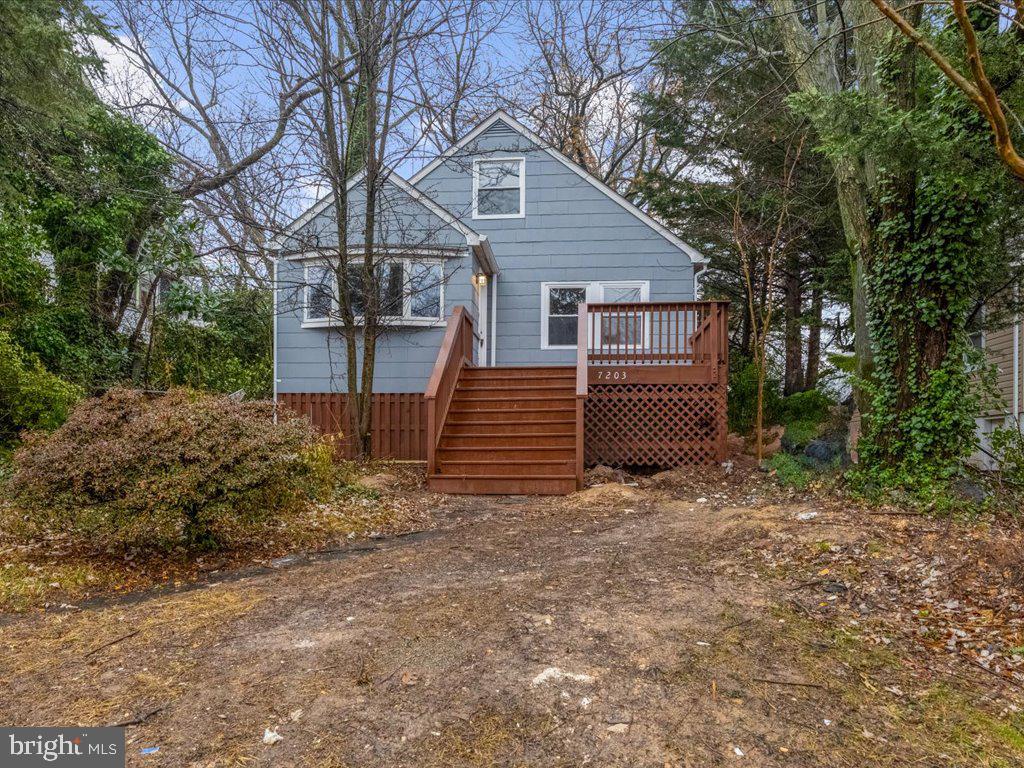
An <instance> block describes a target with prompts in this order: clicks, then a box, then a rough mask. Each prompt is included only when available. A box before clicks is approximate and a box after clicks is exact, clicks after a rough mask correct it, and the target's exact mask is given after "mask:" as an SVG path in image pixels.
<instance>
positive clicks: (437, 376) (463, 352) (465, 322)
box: [424, 305, 476, 476]
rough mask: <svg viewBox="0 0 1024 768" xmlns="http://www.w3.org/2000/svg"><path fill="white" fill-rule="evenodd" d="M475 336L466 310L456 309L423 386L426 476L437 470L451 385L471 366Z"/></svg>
mask: <svg viewBox="0 0 1024 768" xmlns="http://www.w3.org/2000/svg"><path fill="white" fill-rule="evenodd" d="M475 341H476V336H475V335H474V333H473V318H472V317H470V315H469V313H468V312H467V311H466V308H465V307H463V306H461V305H460V306H457V307H456V308H455V311H454V312H452V315H451V317H449V318H448V327H447V328H446V329H445V332H444V341H443V342H442V343H441V349H440V351H439V352H438V353H437V361H436V362H435V363H434V370H433V372H432V373H431V374H430V381H429V382H428V383H427V391H426V394H425V395H424V399H425V400H426V401H427V475H428V476H429V475H433V474H434V473H435V471H436V469H437V460H436V456H437V447H438V443H439V442H440V440H441V428H442V426H443V425H444V420H445V417H447V415H448V408H449V406H450V405H451V402H452V396H453V395H454V394H455V385H456V384H458V382H459V374H460V373H461V372H462V369H463V368H465V367H471V366H472V365H473V364H474V362H473V353H474V350H475V349H476V343H475Z"/></svg>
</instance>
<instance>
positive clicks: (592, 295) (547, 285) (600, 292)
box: [540, 280, 651, 349]
mask: <svg viewBox="0 0 1024 768" xmlns="http://www.w3.org/2000/svg"><path fill="white" fill-rule="evenodd" d="M612 286H629V287H636V288H639V289H640V301H650V296H651V283H650V281H649V280H564V281H563V280H555V281H550V282H542V283H541V284H540V348H541V349H576V344H549V343H548V325H549V323H548V318H549V317H550V316H551V315H550V311H551V306H550V304H551V302H550V290H551V289H552V288H582V289H583V290H585V291H586V297H585V301H586V302H587V303H588V304H594V303H597V304H600V303H602V302H604V290H605V288H606V287H612ZM556 317H566V315H556ZM598 333H600V329H598ZM649 335H650V328H647V322H646V320H645V321H644V333H643V336H644V346H643V347H634V346H633V345H630V346H629V348H630V349H634V348H636V349H643V348H644V347H646V346H647V345H649V343H650V339H649Z"/></svg>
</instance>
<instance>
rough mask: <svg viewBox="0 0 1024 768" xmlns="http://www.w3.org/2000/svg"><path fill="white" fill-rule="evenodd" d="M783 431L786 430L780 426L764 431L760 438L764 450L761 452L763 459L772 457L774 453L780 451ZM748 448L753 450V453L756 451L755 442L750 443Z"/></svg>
mask: <svg viewBox="0 0 1024 768" xmlns="http://www.w3.org/2000/svg"><path fill="white" fill-rule="evenodd" d="M785 431H786V428H785V427H781V426H774V427H768V428H767V429H766V430H764V434H763V435H762V436H761V439H762V440H763V442H764V448H763V449H762V451H761V455H762V456H764V458H766V459H767V458H769V457H771V456H774V455H775V454H776V453H778V452H779V451H781V450H782V435H783V434H784V433H785ZM750 447H751V448H753V449H754V451H756V450H757V441H756V440H753V441H751V445H750Z"/></svg>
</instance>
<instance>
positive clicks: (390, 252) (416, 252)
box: [278, 245, 466, 264]
mask: <svg viewBox="0 0 1024 768" xmlns="http://www.w3.org/2000/svg"><path fill="white" fill-rule="evenodd" d="M325 251H329V253H325ZM337 252H338V249H337V248H325V249H324V250H323V251H300V252H297V253H290V254H288V255H287V256H279V257H278V258H279V259H283V260H284V261H326V260H328V259H331V258H335V254H336V253H337ZM347 252H348V253H349V254H351V257H352V258H351V261H350V262H349V263H350V264H361V263H362V257H363V254H364V252H365V251H364V250H363V248H362V246H358V245H357V246H354V247H352V248H349V249H348V251H347ZM373 252H374V253H376V254H379V255H383V256H393V257H395V258H396V259H403V258H404V259H411V258H415V257H416V256H425V257H427V258H430V259H438V260H441V259H458V258H462V256H464V255H465V253H466V251H465V248H464V247H463V246H461V245H457V246H453V247H451V248H441V247H437V246H435V247H431V248H418V247H416V246H414V245H410V246H409V247H407V248H403V247H401V246H394V245H388V246H383V247H380V248H374V249H373Z"/></svg>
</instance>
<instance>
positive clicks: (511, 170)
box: [473, 157, 526, 219]
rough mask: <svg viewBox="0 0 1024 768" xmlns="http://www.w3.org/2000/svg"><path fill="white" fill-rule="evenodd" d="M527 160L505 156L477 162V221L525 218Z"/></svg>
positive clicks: (474, 185)
mask: <svg viewBox="0 0 1024 768" xmlns="http://www.w3.org/2000/svg"><path fill="white" fill-rule="evenodd" d="M525 207H526V160H525V159H524V158H522V157H504V158H495V159H493V160H474V161H473V218H474V219H515V218H521V217H522V216H524V215H525Z"/></svg>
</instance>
